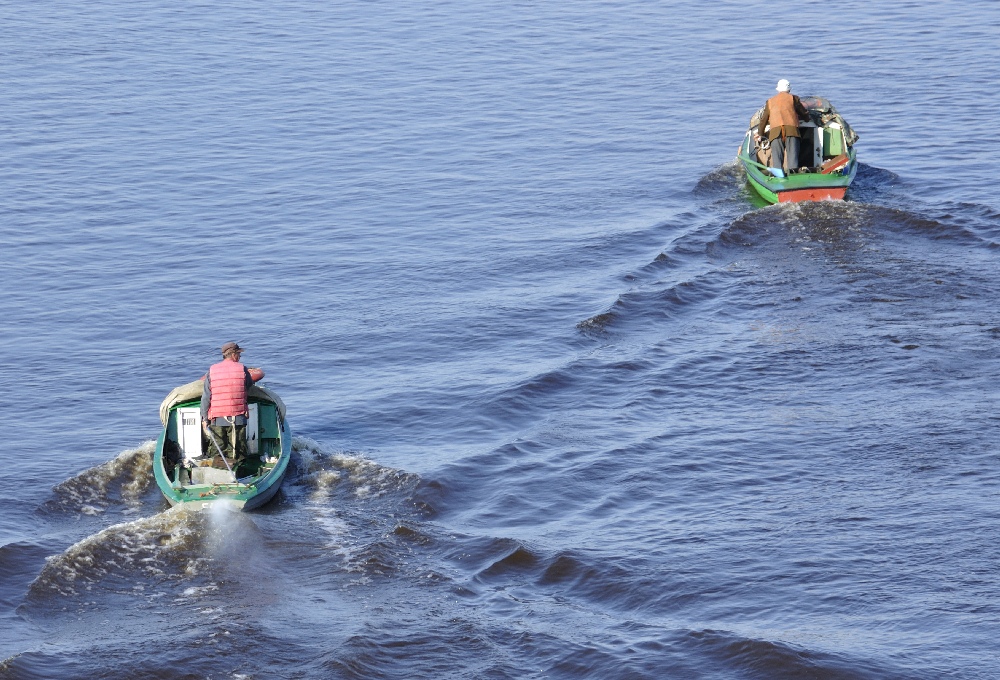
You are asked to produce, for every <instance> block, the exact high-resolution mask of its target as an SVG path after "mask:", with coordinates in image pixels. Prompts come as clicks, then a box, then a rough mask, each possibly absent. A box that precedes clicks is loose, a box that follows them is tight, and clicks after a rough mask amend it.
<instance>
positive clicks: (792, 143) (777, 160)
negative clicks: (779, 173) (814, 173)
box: [771, 137, 799, 170]
mask: <svg viewBox="0 0 1000 680" xmlns="http://www.w3.org/2000/svg"><path fill="white" fill-rule="evenodd" d="M786 151H787V152H788V154H787V155H788V168H787V169H788V170H793V169H795V168H797V167H799V138H798V137H785V138H784V139H781V137H775V138H774V139H772V140H771V167H772V168H784V167H785V162H784V161H785V155H786V154H785V152H786Z"/></svg>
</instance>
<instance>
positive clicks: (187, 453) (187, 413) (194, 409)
mask: <svg viewBox="0 0 1000 680" xmlns="http://www.w3.org/2000/svg"><path fill="white" fill-rule="evenodd" d="M177 443H178V444H179V445H180V447H181V451H183V452H184V458H185V460H191V459H192V458H198V457H199V456H201V408H200V407H198V406H186V407H184V408H179V409H177Z"/></svg>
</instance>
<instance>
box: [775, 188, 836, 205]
mask: <svg viewBox="0 0 1000 680" xmlns="http://www.w3.org/2000/svg"><path fill="white" fill-rule="evenodd" d="M846 193H847V187H822V188H818V189H789V190H788V191H779V192H778V202H779V203H798V202H799V201H836V200H839V199H842V198H843V197H844V194H846Z"/></svg>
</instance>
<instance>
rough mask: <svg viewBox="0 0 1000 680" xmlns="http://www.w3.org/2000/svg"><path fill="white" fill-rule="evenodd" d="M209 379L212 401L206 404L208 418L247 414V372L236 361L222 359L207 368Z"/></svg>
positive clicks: (248, 413) (248, 412)
mask: <svg viewBox="0 0 1000 680" xmlns="http://www.w3.org/2000/svg"><path fill="white" fill-rule="evenodd" d="M208 379H209V380H210V381H211V388H212V403H210V404H209V405H208V419H209V420H211V419H212V418H221V417H224V416H249V415H250V411H249V409H248V408H247V382H246V381H247V374H246V369H245V368H244V367H243V364H241V363H240V362H238V361H229V360H224V361H220V362H219V363H217V364H212V367H211V368H209V369H208Z"/></svg>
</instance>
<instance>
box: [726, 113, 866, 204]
mask: <svg viewBox="0 0 1000 680" xmlns="http://www.w3.org/2000/svg"><path fill="white" fill-rule="evenodd" d="M800 101H801V102H802V105H803V106H804V107H805V108H806V111H808V112H809V120H808V121H805V122H801V123H799V134H800V135H801V137H800V145H799V146H800V148H799V158H798V159H797V160H798V164H797V165H794V166H793V167H791V168H771V167H768V165H769V162H770V148H768V147H767V146H766V145H758V143H757V140H756V139H755V137H756V135H755V133H756V131H757V127H758V125H759V123H760V117H761V115H762V114H763V112H764V109H763V107H761V109H760V110H758V111H757V113H755V114H754V115H753V117H752V118H751V119H750V127H749V129H747V134H746V137H744V138H743V143H742V144H741V145H740V149H739V154H738V156H737V158H738V159H739V161H740V163H741V164H742V165H743V169H744V170H745V171H746V174H747V181H749V182H750V186H752V187H753V189H754V191H756V192H757V193H758V194H760V196H761V197H762V198H763V199H764V200H765V201H767V202H768V203H788V202H796V201H824V200H841V199H843V198H844V195H845V194H846V193H847V188H848V187H849V186H850V185H851V182H852V181H853V180H854V175H855V174H857V171H858V161H857V156H856V154H855V151H854V144H855V142H857V140H858V135H857V133H856V132H854V130H853V129H851V126H850V125H848V124H847V121H846V120H844V119H843V117H841V115H840V114H839V113H837V110H836V109H835V108H833V105H832V104H831V103H830V102H829V101H828V100H827V99H824V98H823V97H801V98H800Z"/></svg>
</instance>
